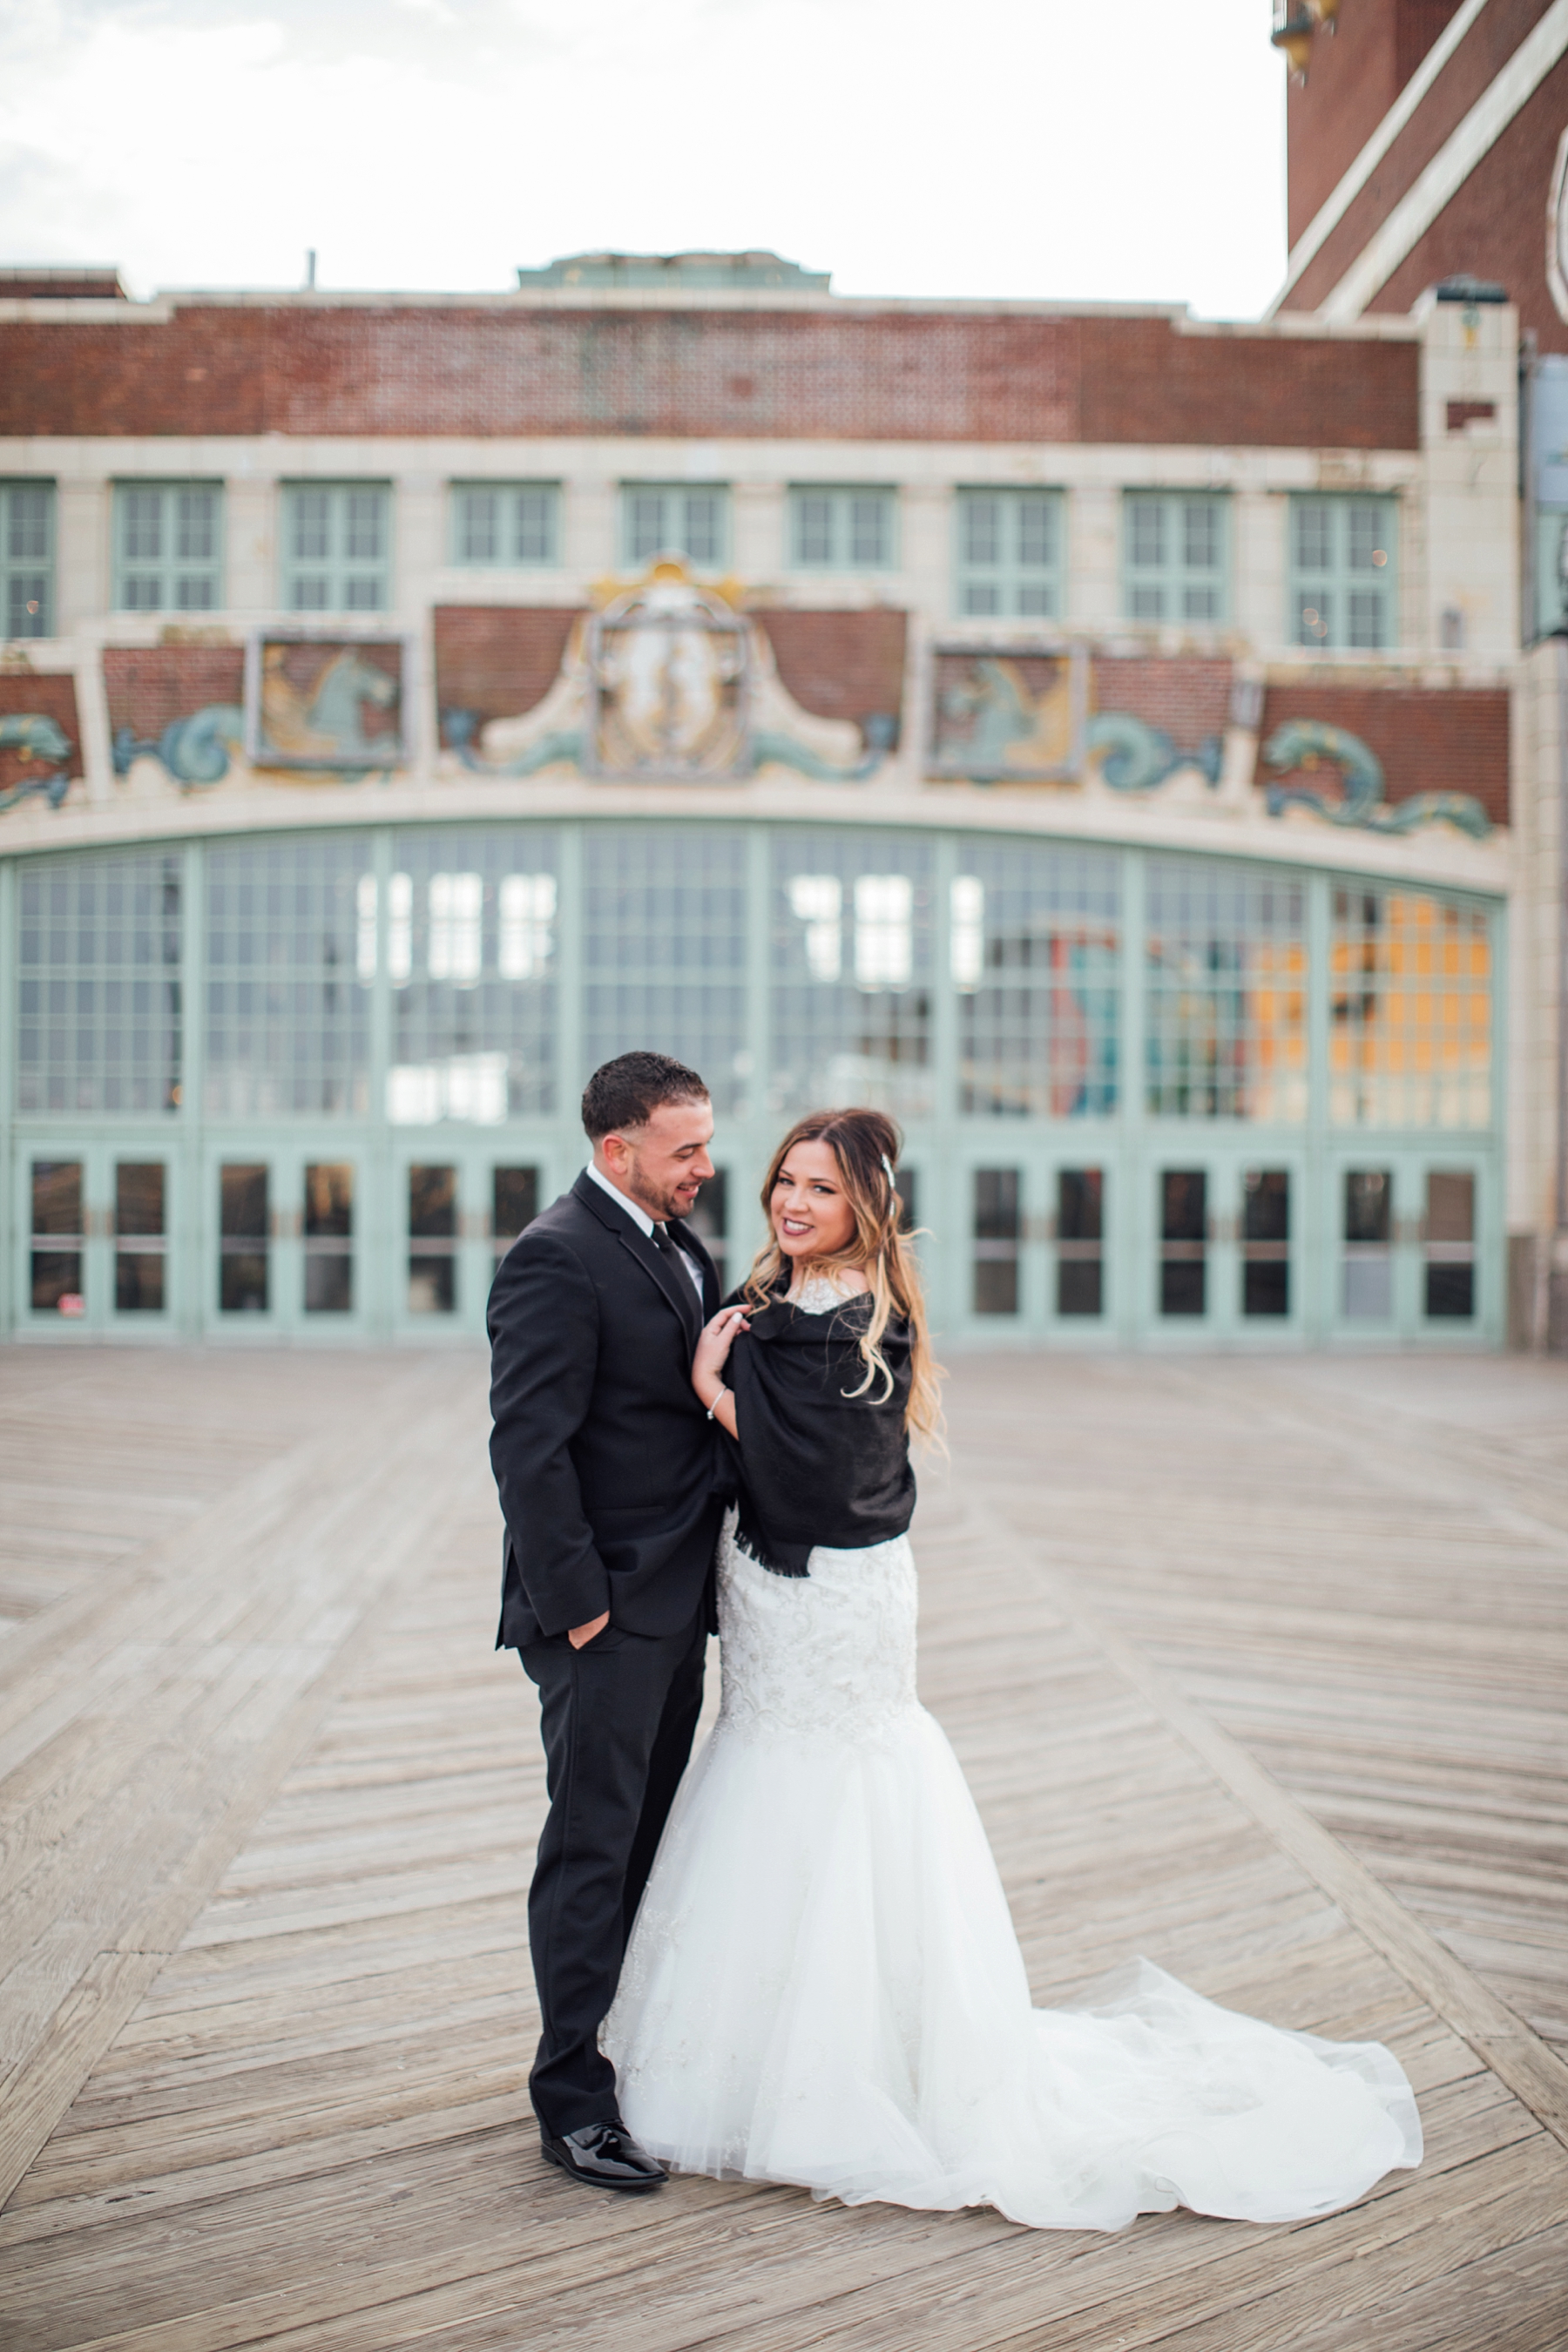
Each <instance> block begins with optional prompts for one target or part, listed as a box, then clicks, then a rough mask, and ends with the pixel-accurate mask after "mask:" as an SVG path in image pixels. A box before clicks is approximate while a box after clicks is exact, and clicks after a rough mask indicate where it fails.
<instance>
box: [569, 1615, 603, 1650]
mask: <svg viewBox="0 0 1568 2352" xmlns="http://www.w3.org/2000/svg"><path fill="white" fill-rule="evenodd" d="M609 1622H610V1612H609V1611H608V1610H607V1609H606V1610H605V1611H604V1612H602V1614H601V1615H599V1616H597V1617H590V1618H589V1620H588V1622H587V1623H586V1624H585V1625H574V1626H573V1628H572V1631H571V1632H570V1633H568V1634H567V1636H566V1639H567V1640H568V1641H569V1642H570V1643H571V1644H572V1647H573V1648H574V1650H581V1649H584V1648H585V1647H586V1646H587V1644H588V1643H590V1642H591V1641H592V1640H593V1638H594V1636H595V1633H603V1632H604V1630H605V1626H606V1625H607V1624H608V1623H609Z"/></svg>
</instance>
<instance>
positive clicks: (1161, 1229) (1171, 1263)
mask: <svg viewBox="0 0 1568 2352" xmlns="http://www.w3.org/2000/svg"><path fill="white" fill-rule="evenodd" d="M1153 1211H1154V1229H1153V1267H1152V1272H1153V1307H1154V1312H1153V1318H1152V1320H1153V1328H1155V1329H1156V1330H1157V1331H1159V1332H1161V1333H1162V1334H1163V1335H1165V1336H1167V1337H1169V1338H1170V1339H1173V1340H1179V1339H1181V1337H1182V1334H1183V1333H1184V1331H1186V1332H1189V1333H1195V1332H1197V1331H1204V1332H1207V1333H1210V1334H1215V1335H1225V1336H1226V1337H1229V1338H1234V1339H1258V1340H1263V1341H1267V1340H1268V1339H1282V1338H1284V1337H1286V1336H1287V1335H1293V1334H1294V1333H1296V1332H1298V1331H1299V1330H1300V1328H1301V1325H1302V1320H1303V1307H1304V1304H1305V1300H1304V1285H1303V1280H1302V1252H1303V1240H1304V1230H1305V1228H1304V1193H1303V1180H1302V1169H1301V1163H1300V1157H1299V1154H1298V1153H1297V1152H1294V1151H1291V1150H1280V1149H1279V1147H1278V1146H1277V1145H1270V1144H1269V1143H1268V1141H1267V1140H1265V1141H1261V1142H1258V1141H1256V1140H1254V1139H1248V1141H1247V1145H1245V1146H1243V1147H1242V1148H1241V1149H1240V1150H1238V1149H1237V1147H1236V1145H1235V1144H1232V1145H1231V1146H1230V1147H1229V1148H1228V1149H1227V1150H1224V1151H1223V1152H1217V1151H1210V1152H1205V1153H1202V1154H1200V1153H1197V1152H1192V1151H1185V1152H1184V1151H1183V1150H1181V1148H1180V1146H1176V1147H1174V1148H1173V1150H1171V1151H1170V1153H1169V1156H1168V1157H1166V1158H1163V1159H1162V1160H1160V1161H1159V1162H1158V1163H1157V1164H1156V1167H1155V1170H1154V1181H1153Z"/></svg>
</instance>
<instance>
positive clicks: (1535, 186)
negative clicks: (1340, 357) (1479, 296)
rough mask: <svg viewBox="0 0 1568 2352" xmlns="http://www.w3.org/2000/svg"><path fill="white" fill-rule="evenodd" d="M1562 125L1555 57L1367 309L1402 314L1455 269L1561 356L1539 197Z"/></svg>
mask: <svg viewBox="0 0 1568 2352" xmlns="http://www.w3.org/2000/svg"><path fill="white" fill-rule="evenodd" d="M1565 123H1568V58H1559V59H1558V61H1557V63H1556V65H1555V66H1554V67H1553V68H1552V71H1551V72H1550V73H1549V74H1548V75H1547V76H1546V79H1544V81H1542V84H1541V86H1540V88H1539V89H1537V90H1535V92H1534V93H1533V94H1532V96H1531V97H1530V98H1529V99H1527V100H1526V101H1525V103H1524V105H1523V106H1522V107H1521V109H1520V110H1519V112H1518V113H1517V114H1516V115H1515V116H1514V119H1513V121H1511V122H1510V124H1509V126H1508V129H1507V130H1506V131H1504V132H1503V134H1502V137H1501V138H1500V140H1498V142H1497V143H1496V144H1495V146H1493V147H1492V148H1491V149H1490V150H1489V152H1488V153H1486V154H1485V155H1483V156H1482V157H1481V160H1480V162H1479V163H1478V164H1477V165H1476V168H1475V170H1474V171H1473V172H1472V173H1470V175H1469V177H1468V180H1467V181H1466V182H1465V184H1464V186H1463V187H1462V188H1461V189H1460V190H1459V192H1458V194H1457V195H1456V196H1455V198H1454V200H1453V202H1452V204H1449V205H1445V206H1444V208H1443V210H1442V211H1441V212H1440V213H1439V214H1438V215H1437V217H1436V220H1435V221H1434V222H1433V224H1432V226H1431V227H1430V228H1429V229H1428V230H1427V232H1426V236H1424V237H1422V238H1421V240H1420V242H1419V243H1418V244H1417V245H1415V246H1414V247H1412V249H1411V251H1410V252H1409V253H1408V254H1407V255H1406V257H1405V260H1404V261H1402V262H1401V264H1400V266H1399V268H1397V269H1396V270H1395V271H1394V275H1393V277H1392V278H1390V279H1389V280H1388V282H1387V284H1386V285H1385V286H1384V287H1383V289H1381V291H1380V292H1379V293H1378V294H1377V295H1376V296H1375V298H1374V299H1373V301H1372V303H1371V304H1370V306H1369V307H1370V309H1372V310H1390V311H1397V310H1408V309H1409V308H1410V305H1411V303H1412V302H1414V301H1415V299H1416V296H1417V295H1418V294H1419V293H1420V292H1421V291H1422V289H1423V288H1424V287H1427V286H1435V285H1436V282H1437V280H1438V279H1439V278H1448V277H1451V276H1452V275H1453V274H1454V273H1455V271H1457V270H1462V269H1463V270H1470V271H1473V272H1474V274H1475V275H1476V276H1477V277H1478V278H1495V279H1497V280H1498V282H1499V283H1500V285H1502V286H1505V287H1506V288H1507V289H1508V293H1509V299H1510V300H1511V301H1514V302H1517V303H1518V305H1519V323H1520V327H1521V331H1526V332H1528V331H1533V332H1534V335H1535V338H1536V342H1537V347H1538V348H1539V349H1540V350H1542V351H1543V352H1568V320H1563V319H1561V318H1560V317H1559V316H1558V313H1557V306H1556V304H1555V303H1554V302H1553V301H1552V294H1551V289H1549V287H1548V285H1547V282H1546V231H1545V220H1544V215H1545V206H1546V192H1547V189H1548V187H1549V186H1550V184H1551V180H1552V165H1553V164H1554V163H1555V162H1556V160H1557V142H1558V141H1559V140H1560V139H1561V138H1562V136H1563V125H1564V124H1565Z"/></svg>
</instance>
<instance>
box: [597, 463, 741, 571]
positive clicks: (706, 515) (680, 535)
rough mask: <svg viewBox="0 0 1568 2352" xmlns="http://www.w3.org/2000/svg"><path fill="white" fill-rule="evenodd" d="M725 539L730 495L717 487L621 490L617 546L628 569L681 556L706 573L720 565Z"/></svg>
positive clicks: (638, 485)
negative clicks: (667, 556)
mask: <svg viewBox="0 0 1568 2352" xmlns="http://www.w3.org/2000/svg"><path fill="white" fill-rule="evenodd" d="M729 536H730V493H729V490H728V488H726V487H724V486H723V485H721V484H714V485H712V486H711V487H707V488H702V489H690V488H687V487H686V485H685V484H684V483H679V482H669V483H666V482H626V483H623V484H622V486H621V544H622V549H623V551H624V554H625V558H626V562H628V563H634V564H638V565H641V564H644V563H650V562H652V561H653V559H654V557H655V556H656V555H683V556H684V557H685V558H686V560H687V562H689V563H692V564H694V565H696V567H697V568H698V570H700V571H711V570H712V569H714V567H715V566H717V565H719V564H721V563H722V562H724V560H725V556H726V552H727V550H728V546H729Z"/></svg>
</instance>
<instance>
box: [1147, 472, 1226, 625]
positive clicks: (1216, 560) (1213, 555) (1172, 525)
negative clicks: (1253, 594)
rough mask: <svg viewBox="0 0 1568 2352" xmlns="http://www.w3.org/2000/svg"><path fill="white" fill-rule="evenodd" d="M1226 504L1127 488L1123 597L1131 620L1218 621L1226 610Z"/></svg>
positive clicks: (1206, 498)
mask: <svg viewBox="0 0 1568 2352" xmlns="http://www.w3.org/2000/svg"><path fill="white" fill-rule="evenodd" d="M1228 540H1229V506H1228V501H1227V500H1226V499H1224V498H1215V497H1210V496H1197V495H1194V494H1193V493H1190V492H1186V491H1180V490H1129V491H1128V492H1127V494H1126V497H1125V499H1124V502H1123V507H1122V572H1123V597H1124V604H1125V609H1126V612H1127V614H1128V617H1129V618H1130V619H1131V620H1134V621H1166V622H1181V621H1220V620H1224V619H1225V618H1226V614H1227V612H1228V610H1229V585H1228V580H1227V554H1228Z"/></svg>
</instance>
